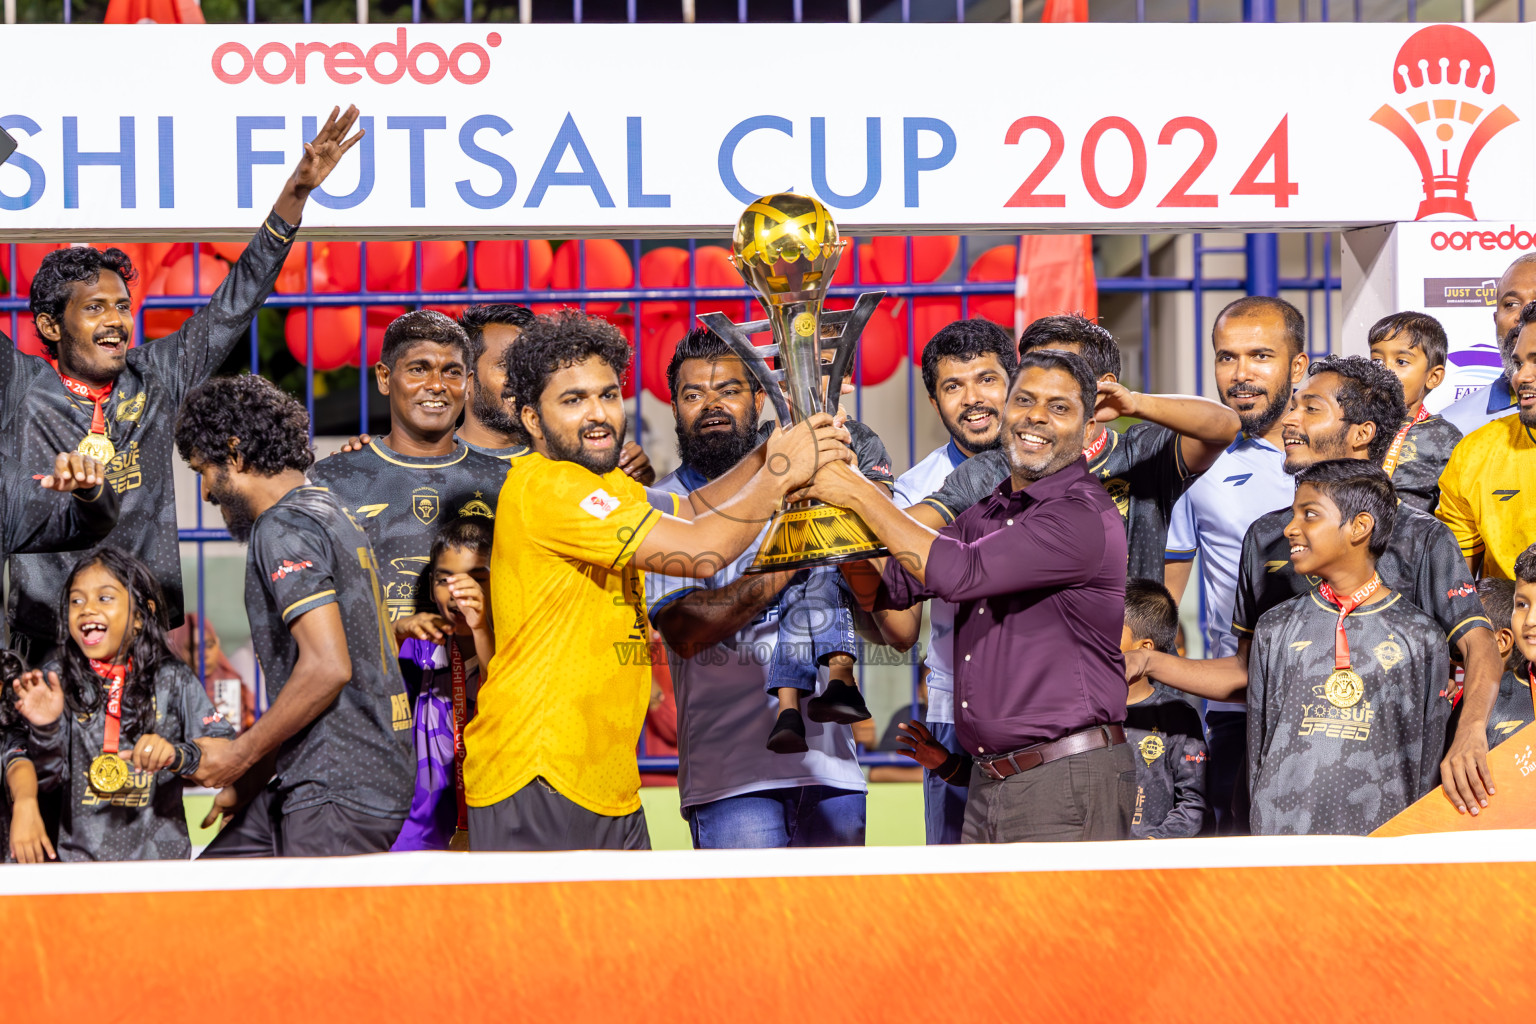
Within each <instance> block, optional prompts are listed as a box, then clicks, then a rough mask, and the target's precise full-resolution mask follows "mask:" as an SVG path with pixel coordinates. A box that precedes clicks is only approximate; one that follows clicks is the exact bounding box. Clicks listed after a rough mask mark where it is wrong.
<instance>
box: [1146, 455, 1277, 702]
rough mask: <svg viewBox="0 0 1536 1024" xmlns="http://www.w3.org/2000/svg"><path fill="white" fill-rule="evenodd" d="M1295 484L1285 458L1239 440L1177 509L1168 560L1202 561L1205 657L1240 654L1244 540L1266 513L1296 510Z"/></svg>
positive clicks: (1223, 656)
mask: <svg viewBox="0 0 1536 1024" xmlns="http://www.w3.org/2000/svg"><path fill="white" fill-rule="evenodd" d="M1295 494H1296V481H1295V479H1294V478H1293V477H1291V476H1290V475H1289V474H1288V473H1286V471H1285V453H1284V452H1282V451H1281V450H1280V449H1278V448H1276V447H1274V446H1273V445H1271V444H1269V443H1268V442H1266V441H1263V440H1260V439H1259V438H1255V437H1248V436H1247V435H1245V434H1239V435H1238V437H1237V440H1235V441H1233V442H1232V443H1231V444H1230V445H1228V446H1227V449H1226V451H1224V452H1222V453H1221V455H1219V456H1218V457H1217V458H1216V461H1215V462H1214V463H1212V464H1211V468H1210V469H1208V470H1206V471H1205V472H1204V473H1203V474H1201V476H1200V477H1199V478H1198V479H1196V480H1195V482H1194V483H1192V484H1190V485H1189V489H1188V490H1186V491H1185V492H1184V494H1183V495H1182V496H1181V497H1180V498H1179V500H1178V502H1177V504H1175V505H1174V506H1173V521H1172V522H1171V523H1169V525H1168V545H1167V550H1166V551H1165V552H1164V554H1163V557H1164V558H1165V559H1167V560H1168V561H1170V562H1187V561H1189V560H1190V559H1192V558H1194V557H1195V555H1196V553H1198V554H1199V555H1200V588H1201V594H1202V596H1203V597H1204V598H1205V614H1206V629H1205V636H1206V657H1208V658H1226V657H1230V656H1231V655H1233V654H1236V653H1237V637H1235V636H1233V635H1232V601H1233V594H1234V593H1235V592H1236V590H1237V573H1238V569H1239V568H1240V567H1241V565H1242V553H1243V536H1244V535H1245V534H1246V533H1247V532H1248V527H1249V526H1251V525H1253V521H1254V520H1255V519H1258V518H1259V517H1260V516H1262V515H1264V514H1265V513H1266V512H1273V511H1274V510H1275V509H1277V508H1284V507H1286V506H1288V505H1290V504H1291V501H1292V500H1293V498H1294V497H1295ZM1206 707H1207V708H1208V709H1215V710H1217V711H1246V710H1247V705H1245V704H1233V703H1226V702H1220V701H1210V702H1208V703H1207V705H1206Z"/></svg>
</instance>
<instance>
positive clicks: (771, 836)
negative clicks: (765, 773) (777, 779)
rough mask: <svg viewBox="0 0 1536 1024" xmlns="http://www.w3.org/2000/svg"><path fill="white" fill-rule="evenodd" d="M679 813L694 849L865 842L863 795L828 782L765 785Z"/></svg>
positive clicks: (753, 848) (757, 847)
mask: <svg viewBox="0 0 1536 1024" xmlns="http://www.w3.org/2000/svg"><path fill="white" fill-rule="evenodd" d="M683 814H684V816H686V817H687V819H688V829H689V831H690V832H692V833H693V848H694V849H696V850H748V849H752V850H763V849H773V848H777V847H783V846H863V845H864V794H863V793H855V792H852V791H850V790H846V789H833V788H832V787H831V786H794V787H791V788H788V789H765V790H762V791H761V792H758V793H747V794H745V795H743V796H728V797H726V798H725V799H724V800H715V801H712V802H710V803H707V804H697V805H695V806H693V807H688V808H685V809H684V810H683Z"/></svg>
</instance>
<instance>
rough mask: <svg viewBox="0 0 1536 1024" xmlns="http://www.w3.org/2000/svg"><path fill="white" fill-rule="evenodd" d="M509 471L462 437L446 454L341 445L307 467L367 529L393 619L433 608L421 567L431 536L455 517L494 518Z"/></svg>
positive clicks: (378, 443) (313, 478)
mask: <svg viewBox="0 0 1536 1024" xmlns="http://www.w3.org/2000/svg"><path fill="white" fill-rule="evenodd" d="M506 476H507V463H506V461H504V460H502V459H497V458H492V457H491V456H489V455H482V454H480V453H479V452H477V451H472V450H471V449H470V448H468V447H467V446H465V445H463V444H460V445H458V446H457V447H455V448H454V450H453V451H452V452H451V453H449V454H448V455H439V456H427V457H422V456H409V455H401V454H400V453H398V452H395V451H392V450H391V449H389V448H388V447H386V446H385V445H384V443H383V442H382V441H374V442H373V443H372V444H370V445H368V447H366V448H363V449H361V450H359V451H355V452H338V453H337V454H335V455H332V456H331V457H329V458H326V459H322V460H320V461H319V462H318V463H316V464H315V467H314V468H313V469H311V470H310V472H309V478H310V480H311V481H313V482H314V483H316V484H319V485H321V486H322V487H326V488H328V489H329V490H330V492H331V493H332V494H333V495H334V496H335V497H336V500H337V501H339V502H341V505H342V507H343V508H345V509H346V510H347V511H348V512H349V513H350V514H351V515H352V518H353V519H356V520H357V522H358V525H360V526H361V527H362V528H363V529H364V530H366V531H367V533H368V540H369V541H370V542H371V543H372V544H373V553H374V554H375V555H377V556H378V559H379V583H380V585H382V586H383V588H384V601H385V604H386V606H387V607H388V608H389V618H390V621H391V622H393V621H394V620H396V619H403V618H405V617H406V616H409V615H414V614H415V613H416V612H418V611H429V610H430V602H431V588H430V586H428V585H427V580H426V579H425V576H424V573H425V571H426V568H427V559H428V557H429V556H430V554H431V552H432V538H433V537H435V536H436V535H437V533H438V531H439V530H441V529H442V527H443V524H444V523H447V522H451V521H452V520H454V519H461V518H464V517H466V516H482V517H484V518H485V520H486V521H487V522H489V521H491V520H493V519H495V517H496V499H497V498H498V497H499V496H500V494H501V485H502V482H503V481H504V480H505V479H506Z"/></svg>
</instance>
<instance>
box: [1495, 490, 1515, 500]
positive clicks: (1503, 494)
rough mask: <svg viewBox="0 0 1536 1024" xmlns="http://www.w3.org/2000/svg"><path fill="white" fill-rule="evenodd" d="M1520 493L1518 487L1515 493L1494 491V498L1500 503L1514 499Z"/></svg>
mask: <svg viewBox="0 0 1536 1024" xmlns="http://www.w3.org/2000/svg"><path fill="white" fill-rule="evenodd" d="M1519 493H1520V489H1519V488H1518V487H1517V488H1515V489H1514V490H1513V491H1494V492H1493V496H1494V497H1496V498H1498V499H1499V500H1500V501H1508V500H1509V499H1510V498H1513V497H1514V496H1515V495H1517V494H1519Z"/></svg>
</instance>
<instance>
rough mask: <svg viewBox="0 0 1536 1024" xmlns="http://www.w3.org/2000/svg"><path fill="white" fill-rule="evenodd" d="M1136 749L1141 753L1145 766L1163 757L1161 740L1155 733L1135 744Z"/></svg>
mask: <svg viewBox="0 0 1536 1024" xmlns="http://www.w3.org/2000/svg"><path fill="white" fill-rule="evenodd" d="M1136 749H1138V750H1140V751H1141V759H1142V760H1143V761H1145V762H1147V764H1151V763H1152V762H1153V761H1156V760H1157V759H1158V758H1160V757H1162V756H1163V749H1164V748H1163V738H1162V737H1161V736H1159V735H1158V734H1157V733H1153V734H1152V735H1150V736H1147V737H1145V738H1144V739H1143V740H1142V741H1141V742H1140V743H1138V744H1136Z"/></svg>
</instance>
